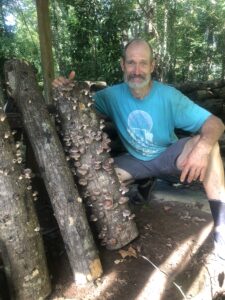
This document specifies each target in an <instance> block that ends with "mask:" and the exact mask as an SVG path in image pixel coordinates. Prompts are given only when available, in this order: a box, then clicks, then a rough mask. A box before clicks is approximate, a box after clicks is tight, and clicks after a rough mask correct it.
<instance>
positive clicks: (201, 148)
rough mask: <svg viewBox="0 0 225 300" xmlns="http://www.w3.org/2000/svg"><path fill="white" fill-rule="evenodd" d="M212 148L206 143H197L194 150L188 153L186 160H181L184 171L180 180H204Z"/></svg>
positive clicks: (189, 181)
mask: <svg viewBox="0 0 225 300" xmlns="http://www.w3.org/2000/svg"><path fill="white" fill-rule="evenodd" d="M210 151H211V149H209V147H207V146H206V145H201V144H200V143H199V144H197V145H196V146H195V147H194V148H193V149H192V151H191V152H190V153H189V154H188V155H187V157H186V158H185V160H184V161H183V162H181V167H182V172H181V176H180V181H181V182H184V181H185V180H187V182H188V183H191V182H192V181H196V180H200V181H201V182H202V181H203V180H204V178H205V175H206V171H207V168H208V163H209V155H210Z"/></svg>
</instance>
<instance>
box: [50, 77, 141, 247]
mask: <svg viewBox="0 0 225 300" xmlns="http://www.w3.org/2000/svg"><path fill="white" fill-rule="evenodd" d="M54 94H55V95H54V99H55V101H56V106H57V110H58V112H59V116H58V121H59V122H60V124H61V130H62V135H63V140H64V144H65V146H66V151H67V153H68V156H69V157H70V159H71V161H72V164H73V166H72V167H73V170H74V174H75V176H76V177H77V178H78V184H79V186H80V190H81V193H82V196H83V198H85V199H86V205H87V206H89V207H90V211H91V216H90V220H91V221H92V222H94V223H95V224H96V228H97V230H98V237H99V238H100V239H101V244H102V245H105V246H106V248H108V249H111V250H112V249H119V248H121V247H123V246H125V245H126V244H128V243H129V242H131V241H132V240H133V239H134V238H136V237H137V235H138V232H137V228H136V225H135V223H134V221H133V218H134V215H133V214H132V213H131V211H130V210H129V208H128V205H127V202H128V198H127V197H125V194H126V192H127V188H126V187H125V186H123V185H122V184H120V182H119V180H118V177H117V175H116V173H115V170H114V166H113V158H111V157H110V154H109V152H110V147H109V143H110V139H109V138H108V136H107V134H106V133H104V132H103V131H102V129H103V128H104V120H103V119H100V118H99V117H98V115H97V114H96V112H95V111H94V109H93V108H92V105H93V100H92V98H91V96H90V86H89V84H88V83H87V82H83V83H81V82H80V83H79V82H75V83H71V84H70V85H68V86H65V87H59V88H58V89H57V90H55V93H54Z"/></svg>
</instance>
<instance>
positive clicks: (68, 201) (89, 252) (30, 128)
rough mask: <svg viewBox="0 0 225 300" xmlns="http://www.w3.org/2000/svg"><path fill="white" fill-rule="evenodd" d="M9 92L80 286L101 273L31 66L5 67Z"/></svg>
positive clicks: (14, 62)
mask: <svg viewBox="0 0 225 300" xmlns="http://www.w3.org/2000/svg"><path fill="white" fill-rule="evenodd" d="M5 74H6V79H7V82H8V92H9V93H10V94H11V96H12V97H13V98H14V99H15V100H16V103H17V106H18V108H19V110H20V111H21V115H22V119H23V122H24V127H25V130H26V131H27V135H28V137H29V140H30V142H31V145H32V148H33V150H34V154H35V156H36V160H37V163H38V165H39V170H40V174H41V176H42V178H43V180H44V182H45V185H46V189H47V191H48V194H49V198H50V200H51V203H52V206H53V209H54V213H55V216H56V219H57V222H58V224H59V228H60V231H61V234H62V237H63V240H64V243H65V248H66V250H67V254H68V257H69V261H70V265H71V268H72V271H73V274H74V279H75V282H76V283H77V284H83V283H86V282H87V281H91V280H94V279H96V278H98V277H99V276H100V275H101V273H102V268H101V263H100V260H99V258H98V255H97V251H96V248H95V245H94V241H93V238H92V234H91V231H90V228H89V225H88V222H87V219H86V214H85V210H84V207H83V204H82V203H81V202H82V199H81V197H80V196H79V194H78V191H77V188H76V186H75V184H74V180H73V176H72V173H71V171H70V169H69V166H68V164H67V161H66V159H65V155H64V151H63V148H62V145H61V143H60V141H59V138H58V136H57V133H56V131H55V127H54V125H53V124H52V120H51V118H50V116H49V114H48V112H47V108H46V105H45V103H44V99H43V97H42V95H41V92H40V90H39V88H38V86H37V83H36V78H35V75H34V72H33V70H32V68H31V67H30V66H29V64H27V63H25V62H21V61H17V60H11V61H8V62H6V64H5Z"/></svg>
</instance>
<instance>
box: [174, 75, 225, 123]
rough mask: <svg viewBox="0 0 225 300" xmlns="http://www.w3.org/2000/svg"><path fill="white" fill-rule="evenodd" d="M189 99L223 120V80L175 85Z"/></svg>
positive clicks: (224, 109) (224, 81)
mask: <svg viewBox="0 0 225 300" xmlns="http://www.w3.org/2000/svg"><path fill="white" fill-rule="evenodd" d="M175 87H176V88H177V89H179V90H180V91H181V92H183V93H184V94H185V95H186V96H188V97H189V98H190V99H191V100H193V101H194V102H196V103H197V104H199V105H200V106H202V107H204V108H205V109H207V110H209V111H210V112H211V113H213V114H214V115H216V116H217V117H219V118H221V119H222V120H223V121H225V80H213V81H206V82H189V83H185V84H177V85H175Z"/></svg>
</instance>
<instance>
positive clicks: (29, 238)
mask: <svg viewBox="0 0 225 300" xmlns="http://www.w3.org/2000/svg"><path fill="white" fill-rule="evenodd" d="M0 106H1V107H0V252H1V256H2V259H3V264H4V269H5V273H6V276H7V279H8V283H9V288H10V294H11V299H19V300H30V299H44V298H46V297H47V296H48V295H49V294H50V292H51V287H50V279H49V276H48V270H47V265H46V258H45V253H44V247H43V241H42V238H41V235H40V232H39V224H38V220H37V217H36V214H35V210H34V206H33V197H32V191H31V189H30V188H31V186H30V183H29V178H28V177H29V174H30V170H28V169H25V170H23V169H22V167H21V165H20V162H21V157H20V149H19V148H18V147H16V145H15V143H14V142H13V140H12V135H11V132H10V128H9V125H8V122H7V120H6V115H5V114H4V112H3V109H2V107H3V102H2V101H1V99H0ZM4 288H6V287H4Z"/></svg>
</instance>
